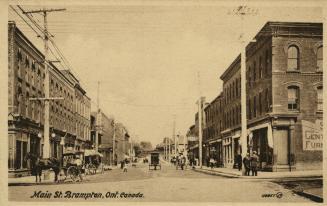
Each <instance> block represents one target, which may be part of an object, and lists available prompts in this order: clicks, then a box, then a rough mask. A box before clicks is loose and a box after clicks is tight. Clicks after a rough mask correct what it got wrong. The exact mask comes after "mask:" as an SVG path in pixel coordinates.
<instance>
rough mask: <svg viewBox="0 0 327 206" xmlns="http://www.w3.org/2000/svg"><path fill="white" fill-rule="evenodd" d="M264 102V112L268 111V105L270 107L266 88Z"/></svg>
mask: <svg viewBox="0 0 327 206" xmlns="http://www.w3.org/2000/svg"><path fill="white" fill-rule="evenodd" d="M265 101H266V102H265V103H266V112H269V107H270V102H269V93H268V88H267V89H266V92H265Z"/></svg>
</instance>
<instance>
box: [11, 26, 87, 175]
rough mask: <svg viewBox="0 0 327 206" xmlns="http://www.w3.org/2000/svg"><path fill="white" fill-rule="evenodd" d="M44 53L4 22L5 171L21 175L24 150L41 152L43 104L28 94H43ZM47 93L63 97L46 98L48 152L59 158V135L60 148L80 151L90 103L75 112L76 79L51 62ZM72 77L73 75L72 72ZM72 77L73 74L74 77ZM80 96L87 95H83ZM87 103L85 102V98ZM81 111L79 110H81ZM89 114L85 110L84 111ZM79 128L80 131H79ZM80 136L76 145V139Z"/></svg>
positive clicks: (24, 165) (25, 169) (24, 167)
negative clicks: (81, 120)
mask: <svg viewBox="0 0 327 206" xmlns="http://www.w3.org/2000/svg"><path fill="white" fill-rule="evenodd" d="M43 60H44V55H43V54H42V53H41V52H40V51H39V50H38V49H37V48H36V47H35V46H34V45H33V43H32V42H30V41H29V40H28V38H27V37H26V36H25V35H24V34H23V33H22V32H21V31H20V30H19V29H18V28H17V27H16V24H15V23H14V22H9V23H8V170H9V175H10V176H14V175H25V174H27V173H29V168H30V166H29V165H28V162H26V161H24V157H25V156H26V154H27V153H28V152H32V153H34V154H37V155H42V150H43V124H44V103H43V102H42V101H31V100H30V99H29V98H32V97H44V78H45V74H44V67H43V63H42V62H43ZM49 73H50V96H51V97H53V96H56V97H64V100H56V101H50V117H49V120H50V135H51V137H50V151H51V156H53V157H57V158H60V156H61V154H62V152H63V151H62V148H61V147H60V144H59V142H60V140H61V137H63V136H65V135H66V138H65V147H64V148H63V149H64V150H65V149H66V148H68V147H72V148H74V149H77V150H80V149H84V147H86V146H87V145H85V143H86V142H87V141H88V140H89V137H90V135H89V134H88V131H87V128H89V126H90V123H89V118H87V113H88V112H89V109H90V104H88V103H86V104H83V109H82V110H81V111H78V108H79V107H77V104H76V95H75V94H76V89H77V87H76V86H77V85H76V82H74V81H71V79H70V78H68V77H67V76H66V75H64V74H63V73H62V71H60V70H59V69H57V68H56V66H55V65H53V64H51V63H50V66H49ZM72 76H73V75H72ZM74 78H75V77H74ZM83 96H84V98H86V99H87V100H88V101H89V98H87V97H86V96H85V93H84V94H83ZM86 102H87V101H86ZM82 111H83V113H82ZM77 114H83V115H84V117H85V121H84V124H85V126H86V127H85V128H86V129H84V130H80V129H79V127H78V125H77V124H75V123H76V122H77V118H76V116H77ZM88 114H89V113H88ZM80 131H83V132H80ZM78 139H80V140H81V141H80V144H78V142H77V141H76V140H78Z"/></svg>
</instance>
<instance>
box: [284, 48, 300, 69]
mask: <svg viewBox="0 0 327 206" xmlns="http://www.w3.org/2000/svg"><path fill="white" fill-rule="evenodd" d="M287 70H299V49H298V48H297V47H296V46H290V47H288V51H287Z"/></svg>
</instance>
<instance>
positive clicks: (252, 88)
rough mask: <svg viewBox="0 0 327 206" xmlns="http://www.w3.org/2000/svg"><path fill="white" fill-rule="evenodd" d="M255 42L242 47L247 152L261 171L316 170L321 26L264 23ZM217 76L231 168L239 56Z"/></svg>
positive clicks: (236, 149) (237, 126)
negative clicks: (254, 154)
mask: <svg viewBox="0 0 327 206" xmlns="http://www.w3.org/2000/svg"><path fill="white" fill-rule="evenodd" d="M255 39H256V42H255V43H250V44H248V45H247V47H246V78H247V82H246V90H247V96H246V99H247V102H246V103H247V120H248V122H247V124H248V131H247V133H248V142H247V144H248V152H252V151H257V152H258V154H259V157H260V168H261V169H263V170H269V171H283V170H289V171H292V170H305V169H321V168H322V116H323V114H322V103H323V99H322V94H323V92H322V91H323V86H322V71H323V70H322V24H320V23H289V22H268V23H267V24H266V25H265V26H264V27H263V28H262V29H261V31H260V32H259V33H258V34H257V35H256V37H255ZM220 78H221V79H222V80H223V82H224V83H223V102H224V104H223V105H222V106H223V108H222V111H224V112H223V113H222V119H223V123H222V127H223V130H222V131H221V136H222V142H223V151H222V152H223V154H222V155H223V157H224V164H225V166H226V167H232V166H233V164H234V157H235V156H236V154H239V153H241V144H242V143H241V142H240V141H239V138H240V134H241V105H240V90H241V85H240V83H241V80H240V56H238V57H237V58H236V59H235V60H234V61H233V63H232V64H231V65H230V66H229V67H228V68H227V70H226V71H225V72H224V73H223V74H222V75H221V77H220ZM210 108H211V107H210ZM209 110H210V109H209V108H208V109H207V111H209ZM207 121H208V124H209V125H210V124H212V120H211V119H210V118H208V119H207ZM209 127H210V126H209ZM209 136H210V135H209ZM209 136H208V137H209Z"/></svg>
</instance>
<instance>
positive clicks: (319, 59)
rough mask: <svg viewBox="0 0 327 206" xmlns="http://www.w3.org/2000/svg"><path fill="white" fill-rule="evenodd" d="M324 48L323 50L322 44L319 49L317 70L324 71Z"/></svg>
mask: <svg viewBox="0 0 327 206" xmlns="http://www.w3.org/2000/svg"><path fill="white" fill-rule="evenodd" d="M322 59H323V50H322V46H320V47H319V48H318V49H317V70H318V71H322V64H323V61H322Z"/></svg>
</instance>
